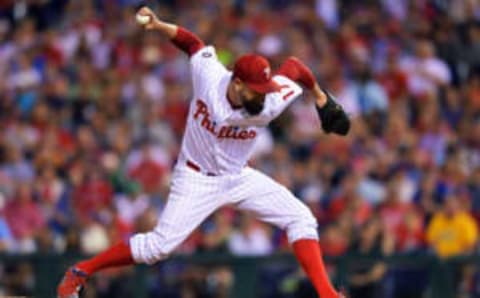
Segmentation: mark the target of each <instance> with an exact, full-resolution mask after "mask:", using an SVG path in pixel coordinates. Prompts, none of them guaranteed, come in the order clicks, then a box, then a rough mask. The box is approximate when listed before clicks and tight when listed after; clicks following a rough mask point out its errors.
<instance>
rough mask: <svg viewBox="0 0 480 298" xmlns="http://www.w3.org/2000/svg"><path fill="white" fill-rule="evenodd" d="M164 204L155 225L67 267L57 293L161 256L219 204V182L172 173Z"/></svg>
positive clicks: (70, 293)
mask: <svg viewBox="0 0 480 298" xmlns="http://www.w3.org/2000/svg"><path fill="white" fill-rule="evenodd" d="M174 178H175V179H174V180H173V184H172V187H171V190H170V195H169V197H168V200H167V205H166V206H165V209H164V210H163V212H162V214H161V216H160V218H159V221H158V224H157V226H156V227H155V228H154V229H153V230H152V231H150V232H147V233H142V234H136V235H134V236H133V237H132V238H131V239H130V242H129V243H128V244H127V243H118V244H116V245H114V246H112V247H110V248H109V249H107V250H106V251H104V252H102V253H100V254H98V255H97V256H95V257H93V258H91V259H89V260H86V261H82V262H80V263H78V264H76V265H75V266H73V267H72V268H70V269H69V270H68V271H67V272H66V274H65V276H64V278H63V280H62V282H61V283H60V285H59V286H58V290H57V292H58V296H59V297H61V298H63V297H68V298H70V297H78V292H79V290H80V288H81V287H82V286H83V285H84V284H85V281H86V279H87V277H88V276H90V275H92V274H93V273H95V272H97V271H99V270H102V269H105V268H109V267H115V266H122V265H132V264H134V263H146V264H153V263H155V262H157V261H160V260H162V259H165V258H167V257H168V255H169V254H170V253H171V252H172V251H173V250H174V249H175V248H176V247H177V246H178V245H179V244H181V243H182V242H183V241H184V240H185V239H186V238H187V237H188V235H190V233H191V232H192V231H193V230H194V229H195V228H196V227H198V225H200V224H201V223H202V222H203V221H204V220H205V218H207V217H208V216H209V215H210V214H212V213H213V212H214V211H215V210H216V209H217V208H219V207H221V201H220V200H219V199H218V198H217V197H218V195H219V193H220V192H219V183H217V181H216V180H215V179H213V178H211V177H207V176H203V175H201V174H199V173H196V172H193V171H191V170H188V169H184V170H181V171H178V172H176V173H175V174H174Z"/></svg>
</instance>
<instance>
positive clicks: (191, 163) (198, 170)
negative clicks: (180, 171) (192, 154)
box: [186, 160, 218, 176]
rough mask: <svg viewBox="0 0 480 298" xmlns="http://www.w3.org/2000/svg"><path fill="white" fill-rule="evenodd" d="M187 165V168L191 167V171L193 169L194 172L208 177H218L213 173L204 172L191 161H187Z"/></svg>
mask: <svg viewBox="0 0 480 298" xmlns="http://www.w3.org/2000/svg"><path fill="white" fill-rule="evenodd" d="M186 165H187V167H189V168H190V169H192V170H194V171H196V172H199V173H202V174H205V175H207V176H218V175H217V174H215V173H212V172H206V173H205V172H203V171H202V168H200V166H199V165H197V164H196V163H194V162H193V161H191V160H187V162H186Z"/></svg>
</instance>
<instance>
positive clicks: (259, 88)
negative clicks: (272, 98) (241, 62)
mask: <svg viewBox="0 0 480 298" xmlns="http://www.w3.org/2000/svg"><path fill="white" fill-rule="evenodd" d="M246 84H247V86H248V87H249V88H250V89H252V90H253V91H255V92H258V93H261V94H266V93H271V92H277V91H280V89H281V88H280V85H278V84H277V83H276V82H275V81H274V80H270V81H268V82H266V83H263V84H255V83H246Z"/></svg>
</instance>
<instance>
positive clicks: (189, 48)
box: [171, 27, 205, 57]
mask: <svg viewBox="0 0 480 298" xmlns="http://www.w3.org/2000/svg"><path fill="white" fill-rule="evenodd" d="M171 40H172V43H173V44H174V45H175V46H177V47H178V48H179V49H180V50H182V51H184V52H185V53H187V54H188V56H189V57H191V56H192V55H193V54H195V53H196V52H198V51H199V50H200V49H201V48H203V47H204V46H205V44H204V43H203V41H202V40H201V39H200V38H199V37H198V36H196V35H195V34H193V33H192V32H190V31H188V30H187V29H185V28H183V27H178V29H177V35H175V37H174V38H172V39H171Z"/></svg>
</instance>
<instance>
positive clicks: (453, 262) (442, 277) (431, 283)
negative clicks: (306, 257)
mask: <svg viewBox="0 0 480 298" xmlns="http://www.w3.org/2000/svg"><path fill="white" fill-rule="evenodd" d="M79 258H80V256H78V255H55V254H34V255H9V254H0V264H11V265H12V264H13V265H15V264H19V263H23V262H26V263H29V264H31V266H32V268H33V270H34V276H35V282H34V289H33V296H34V297H38V298H47V297H48V298H51V297H55V287H56V284H57V283H58V281H59V279H60V278H61V275H62V273H63V272H64V270H65V268H67V267H68V266H69V265H71V264H72V263H74V262H75V261H76V260H78V259H79ZM378 260H379V258H376V257H369V258H366V257H359V256H355V255H347V256H342V257H338V258H327V262H328V263H329V264H332V265H333V266H335V268H336V270H335V272H336V274H335V276H334V281H335V283H336V285H337V286H343V287H347V286H348V274H349V268H351V266H352V264H358V262H373V261H378ZM382 260H384V261H385V262H386V263H387V264H388V267H389V268H390V270H389V274H390V275H393V276H394V277H393V280H395V274H397V273H398V272H401V271H402V270H404V271H405V270H406V271H408V270H413V271H415V272H417V274H420V275H419V276H420V277H421V279H424V280H425V281H426V283H425V282H421V281H420V280H419V279H416V278H414V277H413V280H412V281H411V283H410V284H409V285H407V287H412V288H417V289H418V291H419V292H420V291H421V292H422V293H421V294H419V296H418V297H429V298H433V297H435V298H453V297H457V295H456V293H455V282H454V280H455V272H458V271H459V270H458V268H461V267H462V266H463V265H465V264H469V265H475V266H473V267H474V268H477V265H478V264H479V263H480V256H469V257H457V258H455V259H450V260H448V261H442V260H439V259H438V258H436V257H435V256H432V255H425V254H421V255H408V256H405V255H396V256H390V257H388V258H383V259H382ZM166 262H167V263H179V264H188V265H197V266H203V267H207V268H208V267H209V266H214V265H225V266H228V267H229V268H230V269H231V270H232V272H233V275H234V278H235V281H234V283H233V288H232V290H231V295H230V297H233V298H246V297H264V296H262V295H261V294H259V293H260V292H261V288H262V287H261V286H262V285H261V284H259V274H260V271H261V269H262V268H263V267H264V266H269V265H272V264H273V265H278V264H283V265H285V266H290V267H291V268H297V267H298V265H297V264H296V261H295V258H294V257H293V256H292V255H290V254H277V255H272V256H268V257H234V256H230V255H213V254H202V255H193V256H175V257H172V258H171V259H169V260H168V261H166ZM151 268H153V269H155V268H156V267H151ZM150 270H152V269H150V268H149V267H147V266H143V265H142V266H136V267H135V271H134V274H133V275H132V276H131V278H132V280H133V282H132V283H131V284H132V286H133V289H132V293H135V294H134V296H135V297H137V298H146V297H149V296H148V282H147V280H148V277H149V274H150ZM477 270H478V268H477ZM386 279H388V277H386ZM386 283H388V282H387V281H386ZM420 283H422V284H421V285H420ZM423 286H424V287H423ZM422 287H423V288H422ZM13 294H14V295H17V294H16V293H12V295H13ZM472 297H473V296H472Z"/></svg>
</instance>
